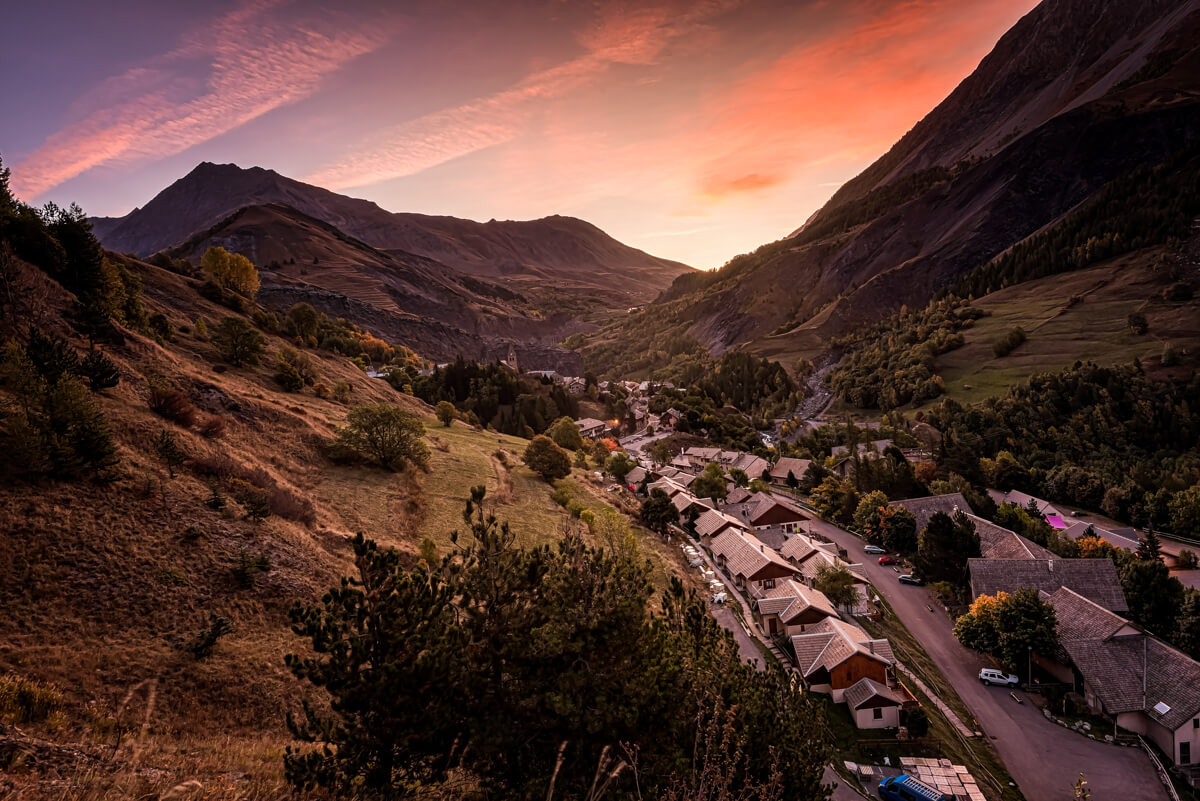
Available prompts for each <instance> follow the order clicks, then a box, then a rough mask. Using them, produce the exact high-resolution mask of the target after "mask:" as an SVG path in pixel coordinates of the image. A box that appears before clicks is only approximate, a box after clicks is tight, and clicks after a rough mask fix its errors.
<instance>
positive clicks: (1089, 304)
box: [936, 255, 1200, 403]
mask: <svg viewBox="0 0 1200 801" xmlns="http://www.w3.org/2000/svg"><path fill="white" fill-rule="evenodd" d="M1145 258H1146V257H1145V256H1144V255H1142V256H1132V257H1126V258H1122V259H1117V260H1115V261H1113V262H1109V263H1107V264H1104V265H1101V266H1099V267H1094V268H1091V269H1088V270H1080V271H1078V272H1073V273H1066V274H1064V275H1056V276H1051V277H1048V278H1043V279H1039V280H1037V281H1030V282H1028V283H1024V284H1019V285H1017V286H1015V287H1010V288H1008V289H1004V290H1001V291H999V292H994V293H992V294H990V295H987V296H986V297H984V298H982V299H980V300H979V301H978V302H977V303H976V305H977V306H979V307H980V308H981V309H984V310H985V311H987V312H988V313H989V316H987V317H984V318H982V319H980V320H978V321H976V323H975V325H974V327H972V328H970V329H968V330H967V331H966V332H965V337H966V345H964V346H963V347H961V348H959V349H957V350H954V351H951V352H949V353H947V354H945V355H943V356H941V357H940V358H939V359H938V360H937V365H936V366H937V369H938V373H939V374H940V375H941V376H942V378H943V379H944V380H945V382H946V392H947V394H948V395H950V396H951V397H953V398H955V399H956V400H958V401H961V402H963V403H970V402H974V401H978V400H982V399H983V398H986V397H989V396H991V395H996V394H999V393H1002V392H1004V391H1005V390H1006V389H1007V388H1008V387H1010V386H1012V385H1013V384H1016V383H1018V382H1020V381H1023V380H1024V379H1026V378H1028V377H1029V376H1031V375H1033V374H1034V373H1036V372H1044V371H1048V370H1055V369H1059V368H1062V367H1068V366H1070V365H1071V364H1073V363H1074V362H1075V361H1076V360H1082V361H1095V362H1097V363H1100V364H1118V363H1124V362H1130V361H1133V359H1134V358H1140V359H1142V360H1143V361H1145V360H1147V359H1149V358H1151V357H1156V356H1158V355H1160V354H1161V353H1162V349H1163V342H1164V341H1170V342H1172V343H1174V344H1175V345H1176V346H1177V347H1184V348H1195V347H1196V344H1197V340H1198V339H1200V314H1198V313H1197V308H1196V306H1195V305H1194V304H1168V303H1166V302H1164V301H1163V300H1162V299H1161V293H1162V289H1163V286H1164V282H1162V281H1161V280H1159V279H1157V278H1155V277H1154V276H1152V275H1150V274H1148V273H1147V272H1146V271H1144V270H1142V269H1139V262H1140V261H1142V260H1143V259H1145ZM1072 297H1079V298H1081V300H1080V302H1078V303H1074V304H1072V303H1071V298H1072ZM1133 312H1141V313H1143V314H1145V315H1146V316H1147V318H1148V319H1149V321H1150V331H1149V333H1148V334H1144V335H1137V334H1134V333H1132V332H1131V331H1130V330H1129V326H1128V323H1127V318H1128V316H1129V315H1130V314H1131V313H1133ZM1015 326H1020V327H1021V328H1023V329H1025V333H1026V334H1027V335H1028V336H1029V339H1028V341H1026V342H1025V343H1024V344H1022V345H1021V346H1020V347H1018V348H1017V349H1016V350H1015V351H1013V352H1012V353H1011V354H1009V355H1008V356H1005V357H1003V358H998V357H996V356H995V354H993V352H992V345H991V343H992V341H993V340H995V339H996V338H997V337H999V336H1000V335H1001V334H1003V333H1004V332H1006V331H1008V330H1009V329H1011V328H1013V327H1015Z"/></svg>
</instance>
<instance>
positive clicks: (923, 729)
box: [904, 706, 929, 737]
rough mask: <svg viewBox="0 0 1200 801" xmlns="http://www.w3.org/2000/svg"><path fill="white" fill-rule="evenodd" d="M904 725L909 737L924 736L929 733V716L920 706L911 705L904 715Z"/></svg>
mask: <svg viewBox="0 0 1200 801" xmlns="http://www.w3.org/2000/svg"><path fill="white" fill-rule="evenodd" d="M904 725H905V726H907V727H908V734H909V736H911V737H924V736H925V735H926V734H928V733H929V716H928V715H926V714H925V710H924V709H922V708H921V707H919V706H918V707H913V708H912V709H910V710H908V711H907V712H906V713H905V715H904Z"/></svg>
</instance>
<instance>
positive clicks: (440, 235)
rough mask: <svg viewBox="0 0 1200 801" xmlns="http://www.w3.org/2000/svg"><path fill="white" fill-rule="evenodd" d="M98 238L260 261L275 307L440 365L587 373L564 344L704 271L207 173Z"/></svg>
mask: <svg viewBox="0 0 1200 801" xmlns="http://www.w3.org/2000/svg"><path fill="white" fill-rule="evenodd" d="M92 225H93V227H94V230H95V232H96V235H97V237H98V238H99V239H100V241H101V243H103V245H104V246H105V247H107V248H109V249H110V250H114V251H120V252H125V253H134V254H136V255H138V256H141V257H148V256H150V255H152V254H154V253H158V252H160V251H165V252H167V253H169V254H170V255H171V256H173V257H179V256H184V257H187V258H189V259H191V260H192V262H193V263H195V264H198V263H199V260H200V256H202V255H203V253H204V251H205V250H206V249H207V248H208V247H209V246H212V245H220V246H222V247H225V248H226V249H228V250H231V251H235V252H238V253H242V254H244V255H246V256H247V257H249V258H250V259H251V261H253V262H254V263H255V264H256V265H257V266H258V267H259V268H260V270H262V272H263V288H262V291H261V293H260V298H261V299H262V300H263V301H264V302H265V303H267V304H269V305H278V306H284V305H290V304H291V303H294V302H297V301H299V300H306V301H308V302H311V303H312V304H313V305H314V306H316V307H317V308H320V309H323V310H325V311H328V312H331V313H337V314H341V315H343V316H346V317H348V318H349V319H352V320H354V321H355V322H357V323H359V324H362V325H365V326H367V327H369V328H370V329H371V330H373V331H375V332H377V333H378V334H379V335H381V336H388V337H391V338H393V339H394V340H396V341H400V342H404V343H405V344H409V345H411V346H412V347H413V348H414V349H416V350H417V351H418V352H419V353H421V354H422V355H426V356H429V357H430V358H436V359H443V358H453V357H454V356H455V355H457V354H459V353H461V354H462V355H464V356H467V357H471V358H493V357H495V356H497V355H499V356H503V355H505V354H506V353H507V352H508V349H509V347H510V346H516V347H517V348H518V353H519V355H520V356H521V358H522V362H523V363H525V364H528V365H531V366H543V367H547V368H559V369H570V370H572V371H573V372H577V371H578V363H579V359H578V356H576V355H575V354H573V353H570V352H569V351H563V350H562V349H559V348H556V347H555V346H554V343H556V342H558V341H560V340H561V339H562V338H563V337H565V336H567V335H569V334H571V333H574V332H576V331H579V330H586V328H587V326H588V323H587V322H586V321H585V320H586V318H587V317H588V316H589V315H590V314H592V313H594V312H597V311H599V312H604V311H608V310H613V309H621V310H624V309H625V308H626V307H628V306H632V305H638V304H642V303H645V302H647V301H650V300H653V299H654V297H655V296H657V295H658V294H659V293H660V292H661V291H662V290H663V289H665V288H666V287H668V286H669V285H670V284H671V282H672V280H673V279H674V278H676V277H677V276H679V275H681V274H683V273H687V272H692V268H690V267H688V266H687V265H685V264H680V263H679V262H674V261H669V260H666V259H660V258H658V257H655V256H651V255H649V254H647V253H644V252H643V251H641V250H637V249H636V248H632V247H629V246H628V245H624V244H622V243H620V242H618V241H617V240H615V239H613V238H612V237H610V236H608V234H606V233H604V232H603V231H601V230H600V229H599V228H597V227H596V226H594V225H592V224H590V223H587V222H584V221H583V220H578V219H575V218H572V217H560V216H554V217H546V218H544V219H540V220H531V221H528V222H513V221H503V222H498V221H494V220H493V221H491V222H487V223H479V222H474V221H472V220H462V219H457V218H455V217H434V216H428V215H423V214H409V213H393V212H389V211H386V210H384V209H382V208H380V207H379V206H377V205H376V204H374V203H371V202H370V201H366V200H360V199H356V198H351V197H347V196H345V195H339V194H336V193H334V192H330V191H328V190H326V189H322V188H320V187H316V186H311V185H309V184H305V183H301V182H300V181H295V180H292V179H291V178H287V177H285V176H282V175H280V174H279V173H276V172H274V171H272V170H266V169H262V168H260V167H252V168H249V169H243V168H241V167H238V166H237V165H234V164H212V163H209V162H204V163H202V164H200V165H199V166H197V167H196V168H195V169H194V170H192V171H191V172H190V173H188V174H187V175H186V176H184V177H183V178H181V179H179V180H178V181H176V182H175V183H173V184H171V185H170V186H169V187H167V188H166V189H164V190H163V191H162V192H160V193H159V194H158V195H156V196H155V197H154V198H153V199H152V200H151V201H150V202H149V203H147V204H146V205H145V206H143V207H141V208H138V209H134V210H133V211H132V212H130V213H129V214H127V215H125V216H124V217H116V218H113V217H99V218H93V219H92Z"/></svg>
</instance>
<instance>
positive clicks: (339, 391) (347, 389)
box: [333, 381, 353, 403]
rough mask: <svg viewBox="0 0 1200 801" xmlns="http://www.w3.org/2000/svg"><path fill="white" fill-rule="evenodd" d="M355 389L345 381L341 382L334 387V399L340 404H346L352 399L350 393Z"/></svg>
mask: <svg viewBox="0 0 1200 801" xmlns="http://www.w3.org/2000/svg"><path fill="white" fill-rule="evenodd" d="M352 391H353V388H352V387H351V386H350V385H349V384H348V383H346V382H345V381H339V382H337V383H336V384H334V385H333V399H334V400H335V401H337V402H338V403H345V402H346V401H347V400H348V399H349V398H350V393H351V392H352Z"/></svg>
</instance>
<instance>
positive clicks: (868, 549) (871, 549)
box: [863, 545, 887, 554]
mask: <svg viewBox="0 0 1200 801" xmlns="http://www.w3.org/2000/svg"><path fill="white" fill-rule="evenodd" d="M863 552H864V553H869V554H881V553H887V548H880V547H879V546H878V545H868V546H867V547H866V548H863Z"/></svg>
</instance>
